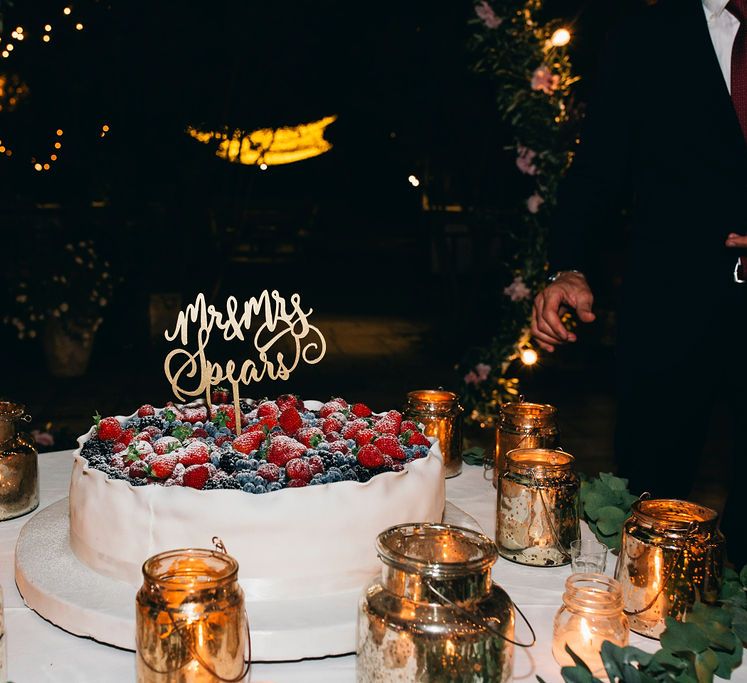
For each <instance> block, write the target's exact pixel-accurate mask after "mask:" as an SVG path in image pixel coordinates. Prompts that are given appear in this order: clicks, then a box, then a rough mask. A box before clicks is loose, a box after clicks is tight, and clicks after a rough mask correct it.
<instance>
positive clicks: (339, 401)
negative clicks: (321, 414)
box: [331, 396, 350, 409]
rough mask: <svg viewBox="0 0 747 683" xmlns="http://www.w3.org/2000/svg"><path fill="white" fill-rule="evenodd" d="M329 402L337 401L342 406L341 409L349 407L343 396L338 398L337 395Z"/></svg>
mask: <svg viewBox="0 0 747 683" xmlns="http://www.w3.org/2000/svg"><path fill="white" fill-rule="evenodd" d="M331 403H339V404H340V405H341V406H342V407H343V409H344V408H349V407H350V406H349V404H348V402H347V401H346V400H345V399H344V398H340V397H339V396H338V397H337V398H333V399H332V401H331Z"/></svg>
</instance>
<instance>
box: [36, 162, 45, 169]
mask: <svg viewBox="0 0 747 683" xmlns="http://www.w3.org/2000/svg"><path fill="white" fill-rule="evenodd" d="M42 168H44V167H43V166H42V165H41V164H40V163H39V162H37V163H35V164H34V170H35V171H41V170H42Z"/></svg>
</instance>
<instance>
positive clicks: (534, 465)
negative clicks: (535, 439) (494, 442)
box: [506, 448, 575, 479]
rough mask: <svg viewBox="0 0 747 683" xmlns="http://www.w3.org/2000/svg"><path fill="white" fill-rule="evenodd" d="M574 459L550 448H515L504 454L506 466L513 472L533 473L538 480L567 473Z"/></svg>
mask: <svg viewBox="0 0 747 683" xmlns="http://www.w3.org/2000/svg"><path fill="white" fill-rule="evenodd" d="M574 460H575V458H574V457H573V456H572V455H571V454H570V453H566V452H565V451H561V450H558V449H552V448H515V449H514V450H512V451H509V452H508V453H506V466H507V467H508V469H509V470H511V471H513V472H519V473H521V474H529V473H530V472H531V473H533V474H534V475H535V476H536V477H537V478H538V479H542V478H544V477H552V476H555V475H557V474H560V473H562V472H568V471H570V470H571V469H572V467H573V461H574Z"/></svg>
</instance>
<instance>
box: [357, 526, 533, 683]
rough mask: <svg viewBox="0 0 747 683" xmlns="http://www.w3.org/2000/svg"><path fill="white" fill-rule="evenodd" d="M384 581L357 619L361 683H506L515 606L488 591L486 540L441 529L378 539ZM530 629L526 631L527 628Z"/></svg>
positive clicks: (397, 531)
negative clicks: (418, 682)
mask: <svg viewBox="0 0 747 683" xmlns="http://www.w3.org/2000/svg"><path fill="white" fill-rule="evenodd" d="M377 548H378V553H379V557H380V558H381V561H382V563H383V566H382V571H381V576H380V577H379V578H378V579H376V580H375V581H374V582H373V583H372V584H371V586H370V587H369V588H368V589H367V591H366V593H365V594H364V596H363V598H362V599H361V602H360V608H359V613H358V649H357V653H358V656H357V659H356V674H357V681H358V683H372V682H373V681H376V682H381V683H389V682H394V681H422V682H423V683H425V682H427V681H471V682H474V683H479V682H480V681H490V682H491V683H500V682H501V681H509V680H511V675H512V664H513V647H514V645H519V646H522V647H524V646H527V647H528V646H529V645H531V644H532V643H528V644H526V645H524V644H522V643H518V642H516V641H515V640H514V606H513V604H512V602H511V599H510V598H509V597H508V595H507V594H506V593H505V592H504V591H503V590H502V589H501V588H499V587H498V586H496V585H495V584H493V581H492V579H491V570H492V567H493V564H494V563H495V560H496V558H497V554H496V551H495V545H493V543H492V542H491V540H490V539H489V538H487V537H486V536H483V535H482V534H480V533H477V532H475V531H471V530H469V529H462V528H460V527H455V526H449V525H445V524H401V525H399V526H395V527H391V528H390V529H387V530H386V531H385V532H383V533H382V534H380V535H379V538H378V542H377ZM530 628H531V627H530Z"/></svg>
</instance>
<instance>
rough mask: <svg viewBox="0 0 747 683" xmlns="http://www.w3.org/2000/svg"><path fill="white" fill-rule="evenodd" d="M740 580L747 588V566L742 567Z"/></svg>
mask: <svg viewBox="0 0 747 683" xmlns="http://www.w3.org/2000/svg"><path fill="white" fill-rule="evenodd" d="M739 580H740V582H741V583H742V585H743V586H744V587H745V588H747V564H746V565H744V567H742V571H741V572H739Z"/></svg>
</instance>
